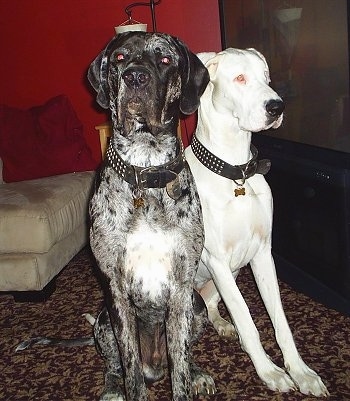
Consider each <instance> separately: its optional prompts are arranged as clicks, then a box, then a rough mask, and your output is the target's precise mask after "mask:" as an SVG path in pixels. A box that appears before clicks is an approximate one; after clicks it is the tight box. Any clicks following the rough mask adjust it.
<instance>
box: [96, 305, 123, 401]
mask: <svg viewBox="0 0 350 401" xmlns="http://www.w3.org/2000/svg"><path fill="white" fill-rule="evenodd" d="M94 337H95V344H96V348H97V350H98V352H99V353H100V355H101V356H102V358H103V360H104V363H105V387H104V389H103V392H102V394H101V396H100V401H124V400H125V397H124V392H123V391H122V390H121V387H120V386H119V384H118V382H121V383H122V382H123V371H122V365H121V360H120V355H119V351H118V344H117V341H116V338H115V336H114V332H113V329H112V326H111V321H110V318H109V314H108V312H107V309H106V308H104V309H102V311H101V312H100V314H99V315H98V317H97V319H96V321H95V322H94Z"/></svg>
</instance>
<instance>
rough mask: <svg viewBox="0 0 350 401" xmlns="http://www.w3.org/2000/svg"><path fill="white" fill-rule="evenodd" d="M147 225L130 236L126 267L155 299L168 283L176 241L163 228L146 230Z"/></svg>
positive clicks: (145, 291) (143, 288)
mask: <svg viewBox="0 0 350 401" xmlns="http://www.w3.org/2000/svg"><path fill="white" fill-rule="evenodd" d="M145 224H146V223H145V222H143V223H142V224H141V225H140V226H139V227H138V228H137V229H136V230H135V231H134V232H133V233H132V234H129V235H128V239H127V246H126V264H125V266H126V270H128V271H130V272H131V274H132V275H133V277H134V280H135V282H138V283H140V284H141V288H140V289H141V290H142V292H143V293H144V294H146V293H147V294H149V297H150V299H152V300H155V299H156V297H157V296H160V295H161V291H162V289H164V287H167V286H168V285H169V277H168V275H169V273H170V272H171V267H172V263H173V262H172V257H173V252H174V249H173V246H174V245H173V244H174V241H172V239H171V238H169V235H168V234H167V233H164V232H163V231H160V230H159V231H152V230H150V228H147V229H146V227H145ZM146 225H147V224H146Z"/></svg>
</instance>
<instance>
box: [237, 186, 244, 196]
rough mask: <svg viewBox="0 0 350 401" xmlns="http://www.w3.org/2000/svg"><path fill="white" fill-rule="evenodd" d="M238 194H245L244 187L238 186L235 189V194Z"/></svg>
mask: <svg viewBox="0 0 350 401" xmlns="http://www.w3.org/2000/svg"><path fill="white" fill-rule="evenodd" d="M240 195H243V196H244V195H245V188H244V187H238V188H236V189H235V196H240Z"/></svg>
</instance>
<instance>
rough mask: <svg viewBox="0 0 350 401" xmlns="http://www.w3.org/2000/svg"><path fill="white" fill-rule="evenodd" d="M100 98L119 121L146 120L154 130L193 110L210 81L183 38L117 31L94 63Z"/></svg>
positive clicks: (92, 80) (91, 76)
mask: <svg viewBox="0 0 350 401" xmlns="http://www.w3.org/2000/svg"><path fill="white" fill-rule="evenodd" d="M88 78H89V81H90V83H91V85H92V86H93V87H94V89H95V90H96V91H97V102H98V103H99V104H100V106H102V107H103V108H110V109H111V110H112V114H114V116H113V117H114V118H115V119H116V120H117V121H116V123H117V126H119V127H124V128H125V129H126V130H127V129H128V127H129V130H131V129H132V128H135V127H137V126H139V127H140V126H141V127H142V126H147V128H148V129H149V130H150V132H152V133H157V131H162V130H164V128H166V127H168V126H169V124H170V125H171V126H175V127H176V125H177V120H178V116H179V112H180V111H181V112H182V113H184V114H192V113H193V112H194V111H195V110H196V109H197V108H198V106H199V98H200V96H201V95H202V93H203V92H204V89H205V87H206V85H207V84H208V82H209V75H208V72H207V69H206V68H205V67H204V65H203V64H202V62H201V61H200V60H199V59H198V57H197V56H196V55H194V54H193V53H191V52H190V51H189V50H188V48H187V47H186V46H185V44H184V43H182V42H181V41H180V40H179V39H177V38H174V37H172V36H170V35H167V34H160V33H144V32H127V33H124V34H119V35H117V36H116V37H115V38H114V39H113V40H112V41H111V42H110V43H109V44H108V45H107V47H106V48H105V49H104V50H103V51H102V53H100V54H99V55H98V56H97V58H96V59H95V60H94V61H93V63H92V64H91V66H90V68H89V71H88Z"/></svg>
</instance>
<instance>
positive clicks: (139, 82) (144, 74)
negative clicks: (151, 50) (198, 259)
mask: <svg viewBox="0 0 350 401" xmlns="http://www.w3.org/2000/svg"><path fill="white" fill-rule="evenodd" d="M122 78H123V80H124V82H125V84H126V85H127V86H128V87H129V88H132V89H142V88H144V87H146V86H147V85H148V84H149V82H150V79H151V74H150V73H149V72H148V70H146V68H143V67H141V66H138V67H130V68H128V69H126V70H125V71H124V72H123V74H122Z"/></svg>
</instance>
